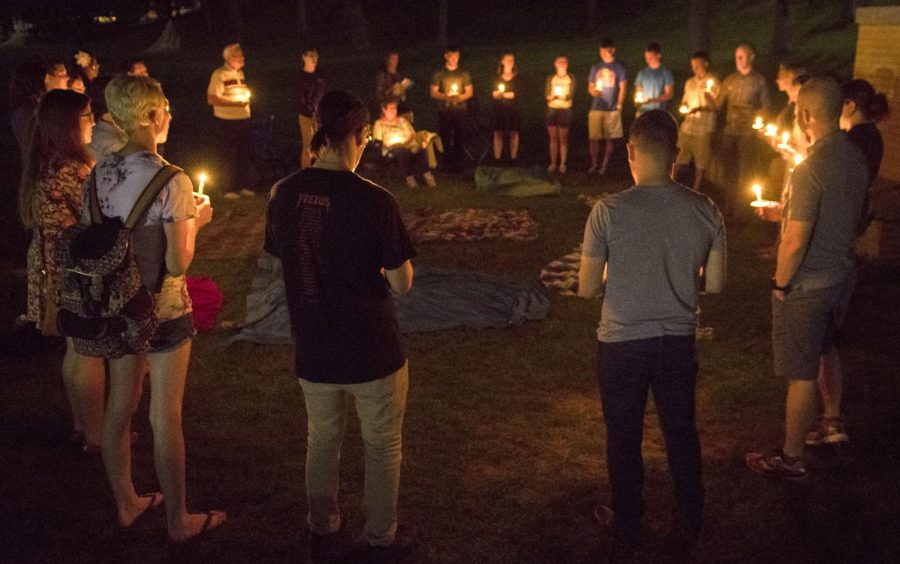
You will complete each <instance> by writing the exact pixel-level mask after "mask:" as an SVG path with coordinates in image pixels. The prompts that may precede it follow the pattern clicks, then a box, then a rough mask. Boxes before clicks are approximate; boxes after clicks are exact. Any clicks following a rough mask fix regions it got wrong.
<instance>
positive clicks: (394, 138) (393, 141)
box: [385, 133, 403, 147]
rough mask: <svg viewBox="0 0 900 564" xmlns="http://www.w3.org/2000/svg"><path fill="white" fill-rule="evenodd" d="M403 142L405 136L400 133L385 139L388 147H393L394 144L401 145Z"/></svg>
mask: <svg viewBox="0 0 900 564" xmlns="http://www.w3.org/2000/svg"><path fill="white" fill-rule="evenodd" d="M401 143H403V136H402V135H400V134H399V133H394V134H392V135H390V136H388V138H387V139H385V144H386V145H387V146H388V147H392V146H394V145H400V144H401Z"/></svg>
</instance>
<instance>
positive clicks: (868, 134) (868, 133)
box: [841, 78, 890, 211]
mask: <svg viewBox="0 0 900 564" xmlns="http://www.w3.org/2000/svg"><path fill="white" fill-rule="evenodd" d="M843 91H844V108H843V110H842V112H841V129H843V130H844V131H846V132H847V134H848V135H849V136H850V141H852V142H853V144H854V145H856V146H857V147H859V149H860V150H861V151H862V152H863V155H865V156H866V163H867V165H868V168H869V186H870V187H871V186H872V185H874V184H875V181H876V180H877V179H878V169H879V168H880V167H881V158H882V157H883V156H884V141H883V140H882V138H881V132H880V131H879V130H878V126H877V125H876V124H877V123H878V122H880V121H881V120H882V119H884V118H885V117H887V116H888V114H889V113H890V107H889V106H888V101H887V96H885V95H884V94H882V93H881V92H875V89H874V88H872V85H871V84H870V83H869V82H868V81H867V80H863V79H860V78H858V79H855V80H851V81H849V82H847V83H846V84H844V86H843ZM867 211H868V210H867Z"/></svg>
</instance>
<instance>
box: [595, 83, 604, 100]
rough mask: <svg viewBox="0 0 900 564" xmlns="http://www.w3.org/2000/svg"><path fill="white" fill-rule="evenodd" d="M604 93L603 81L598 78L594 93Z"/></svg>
mask: <svg viewBox="0 0 900 564" xmlns="http://www.w3.org/2000/svg"><path fill="white" fill-rule="evenodd" d="M602 93H603V82H601V81H599V80H598V81H597V82H595V83H594V94H596V95H598V96H599V95H600V94H602Z"/></svg>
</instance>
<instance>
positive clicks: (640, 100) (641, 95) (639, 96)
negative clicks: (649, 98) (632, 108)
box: [634, 92, 644, 104]
mask: <svg viewBox="0 0 900 564" xmlns="http://www.w3.org/2000/svg"><path fill="white" fill-rule="evenodd" d="M634 101H635V102H637V103H638V104H642V103H643V102H644V93H643V92H638V93H637V94H635V95H634Z"/></svg>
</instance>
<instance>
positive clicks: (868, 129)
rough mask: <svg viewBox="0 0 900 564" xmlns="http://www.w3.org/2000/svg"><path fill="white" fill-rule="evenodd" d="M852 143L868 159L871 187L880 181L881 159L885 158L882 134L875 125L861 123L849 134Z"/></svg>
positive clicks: (851, 129) (852, 128) (867, 165)
mask: <svg viewBox="0 0 900 564" xmlns="http://www.w3.org/2000/svg"><path fill="white" fill-rule="evenodd" d="M847 135H848V136H850V141H852V142H853V144H854V145H856V147H857V148H858V149H859V150H860V151H862V153H863V155H865V157H866V167H867V168H868V169H869V186H872V184H874V183H875V181H876V180H877V179H878V169H879V168H881V157H883V156H884V141H883V140H882V139H881V132H880V131H878V126H877V125H875V124H874V123H871V122H869V123H859V124H856V125H854V126H853V127H851V128H850V131H848V132H847Z"/></svg>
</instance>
